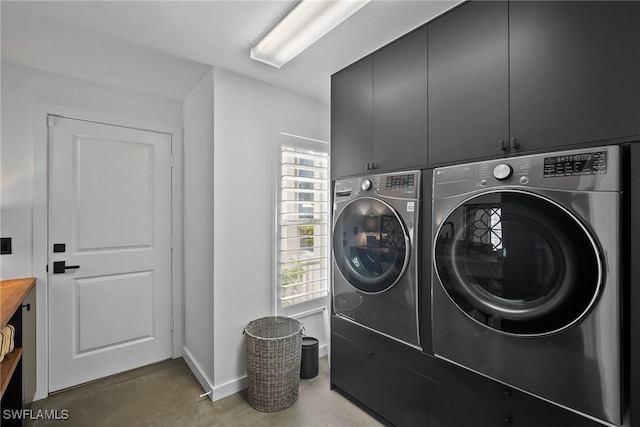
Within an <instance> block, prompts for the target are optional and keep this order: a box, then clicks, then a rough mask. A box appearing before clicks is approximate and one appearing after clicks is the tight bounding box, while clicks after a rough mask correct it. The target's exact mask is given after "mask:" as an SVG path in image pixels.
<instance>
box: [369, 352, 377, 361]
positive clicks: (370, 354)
mask: <svg viewBox="0 0 640 427" xmlns="http://www.w3.org/2000/svg"><path fill="white" fill-rule="evenodd" d="M368 356H369V360H372V359H373V358H374V357H376V354H375V353H374V352H372V351H370V352H369V353H368Z"/></svg>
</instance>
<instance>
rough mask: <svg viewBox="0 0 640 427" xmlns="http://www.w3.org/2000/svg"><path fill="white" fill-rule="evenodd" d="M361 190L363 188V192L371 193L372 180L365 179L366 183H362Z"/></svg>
mask: <svg viewBox="0 0 640 427" xmlns="http://www.w3.org/2000/svg"><path fill="white" fill-rule="evenodd" d="M360 188H362V191H369V189H370V188H371V180H369V179H365V180H364V181H362V184H361V185H360Z"/></svg>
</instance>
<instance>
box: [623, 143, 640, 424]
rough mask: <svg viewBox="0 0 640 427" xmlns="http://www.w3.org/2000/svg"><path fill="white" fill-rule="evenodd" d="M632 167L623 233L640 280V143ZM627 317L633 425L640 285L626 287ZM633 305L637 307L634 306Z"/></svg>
mask: <svg viewBox="0 0 640 427" xmlns="http://www.w3.org/2000/svg"><path fill="white" fill-rule="evenodd" d="M630 166H631V167H630V168H628V170H629V174H630V177H629V183H630V185H631V191H628V192H627V193H628V194H630V196H628V197H627V198H626V200H625V202H626V203H627V205H626V206H627V210H626V212H627V216H626V218H625V222H624V225H626V226H628V227H629V228H628V229H627V230H629V233H628V234H627V233H625V232H624V229H623V235H627V236H628V241H627V242H625V248H627V249H628V250H629V251H630V253H629V255H628V257H627V258H624V260H625V261H626V262H627V265H629V267H628V268H629V275H630V277H629V280H628V283H633V284H638V283H640V263H639V262H637V260H640V223H639V222H638V221H637V218H640V143H635V144H631V149H630ZM627 296H628V298H627V303H626V305H625V309H627V313H628V315H627V321H628V322H629V325H630V326H629V330H628V332H627V334H626V335H627V338H626V339H627V341H628V342H629V354H628V355H627V359H626V360H625V362H626V364H627V366H628V369H629V408H630V412H631V427H640V363H638V360H640V310H638V309H637V307H640V287H639V286H628V290H627ZM631 307H633V308H634V309H633V310H631Z"/></svg>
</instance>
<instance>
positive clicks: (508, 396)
mask: <svg viewBox="0 0 640 427" xmlns="http://www.w3.org/2000/svg"><path fill="white" fill-rule="evenodd" d="M510 397H511V392H510V391H509V390H505V391H504V398H505V400H506V401H507V405H508V404H509V398H510Z"/></svg>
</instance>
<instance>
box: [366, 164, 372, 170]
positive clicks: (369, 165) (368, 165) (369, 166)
mask: <svg viewBox="0 0 640 427" xmlns="http://www.w3.org/2000/svg"><path fill="white" fill-rule="evenodd" d="M367 170H368V171H370V170H371V163H367Z"/></svg>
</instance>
